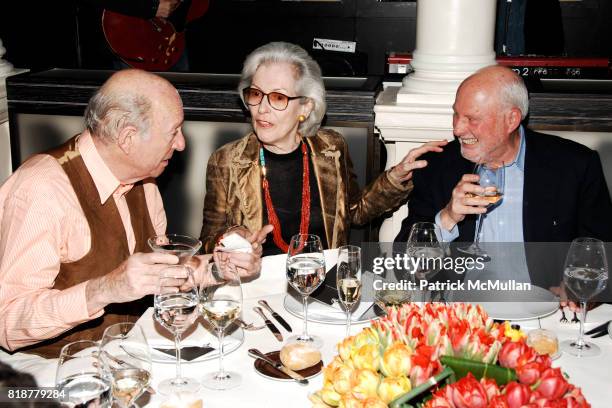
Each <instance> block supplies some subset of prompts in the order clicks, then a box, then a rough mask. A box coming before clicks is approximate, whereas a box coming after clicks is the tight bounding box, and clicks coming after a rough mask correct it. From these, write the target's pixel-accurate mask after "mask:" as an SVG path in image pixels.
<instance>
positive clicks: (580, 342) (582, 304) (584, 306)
mask: <svg viewBox="0 0 612 408" xmlns="http://www.w3.org/2000/svg"><path fill="white" fill-rule="evenodd" d="M580 308H581V312H582V319H580V335H579V336H578V341H577V342H576V345H577V346H578V347H579V348H583V347H584V346H585V342H584V339H583V336H584V323H586V315H587V302H580Z"/></svg>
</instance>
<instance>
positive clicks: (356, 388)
mask: <svg viewBox="0 0 612 408" xmlns="http://www.w3.org/2000/svg"><path fill="white" fill-rule="evenodd" d="M351 383H352V385H353V388H352V392H353V396H354V397H355V398H357V399H365V398H367V397H375V396H376V392H377V390H378V384H379V383H380V377H379V375H378V373H377V372H376V371H372V370H368V369H361V370H355V371H353V376H352V381H351Z"/></svg>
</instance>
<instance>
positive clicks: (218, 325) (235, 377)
mask: <svg viewBox="0 0 612 408" xmlns="http://www.w3.org/2000/svg"><path fill="white" fill-rule="evenodd" d="M221 256H223V255H221ZM215 260H216V262H215V264H213V268H216V272H217V273H213V275H214V278H215V280H216V282H215V283H212V284H210V285H207V286H203V287H202V288H201V290H200V303H199V308H200V312H201V313H202V315H203V316H204V317H205V318H206V319H207V320H208V321H209V322H210V323H211V324H212V325H213V327H214V328H215V331H216V332H217V338H218V339H219V371H216V372H212V373H209V374H207V375H206V376H205V377H204V379H203V382H202V383H203V385H204V387H206V388H210V389H213V390H227V389H230V388H234V387H237V386H239V385H240V383H241V382H242V377H241V376H240V374H238V373H236V372H231V371H226V370H225V369H224V367H223V354H224V350H223V337H224V335H225V329H226V328H227V326H229V325H230V324H231V323H232V322H233V321H234V320H235V319H236V318H238V317H239V316H240V311H241V310H242V285H241V283H240V277H239V275H238V273H237V271H236V268H235V267H233V266H232V265H231V264H230V262H229V261H227V262H219V259H218V258H215Z"/></svg>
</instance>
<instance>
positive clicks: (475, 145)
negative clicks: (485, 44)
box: [453, 84, 514, 163]
mask: <svg viewBox="0 0 612 408" xmlns="http://www.w3.org/2000/svg"><path fill="white" fill-rule="evenodd" d="M500 105H501V104H500V103H499V101H498V99H497V97H496V96H495V95H491V92H486V91H485V90H484V88H482V87H481V88H479V87H478V86H477V84H466V85H462V86H461V87H460V88H459V90H458V91H457V97H456V98H455V104H454V105H453V133H454V135H455V136H456V137H457V138H459V142H460V143H461V155H462V156H463V157H464V158H466V159H467V160H469V161H471V162H474V163H490V162H493V161H500V160H502V161H503V160H504V159H505V156H506V155H507V153H508V151H509V150H512V147H511V144H510V132H511V131H509V130H508V128H507V126H506V125H505V122H504V111H503V110H502V109H501V108H500ZM512 130H514V129H512Z"/></svg>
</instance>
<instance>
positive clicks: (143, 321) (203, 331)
mask: <svg viewBox="0 0 612 408" xmlns="http://www.w3.org/2000/svg"><path fill="white" fill-rule="evenodd" d="M136 324H137V325H139V326H140V327H142V331H143V332H144V334H145V336H146V338H147V341H148V342H149V345H150V346H151V347H154V348H163V349H170V348H174V336H173V334H172V333H171V332H170V331H169V330H166V329H165V328H164V327H163V326H162V325H160V324H159V323H158V322H157V321H156V320H155V318H154V317H153V308H152V307H150V308H148V309H147V311H146V312H144V313H143V315H142V316H140V319H138V322H136ZM210 327H211V326H210V325H209V324H208V323H207V322H204V320H203V319H202V318H201V317H198V319H197V320H196V321H195V323H194V324H193V325H192V326H191V327H190V328H189V329H187V331H185V333H183V335H182V336H181V345H182V346H183V347H190V346H195V347H203V346H210V347H213V348H217V347H218V344H217V335H216V334H215V333H213V332H212V331H211V330H212V329H207V328H210ZM240 341H241V340H240V339H239V338H235V337H234V336H232V335H226V336H225V338H224V341H223V344H224V345H225V347H226V348H230V347H232V346H233V345H234V344H235V343H240Z"/></svg>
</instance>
